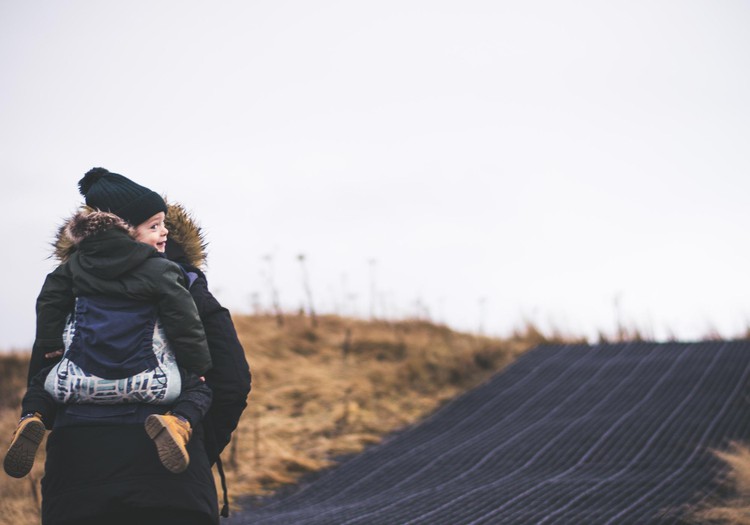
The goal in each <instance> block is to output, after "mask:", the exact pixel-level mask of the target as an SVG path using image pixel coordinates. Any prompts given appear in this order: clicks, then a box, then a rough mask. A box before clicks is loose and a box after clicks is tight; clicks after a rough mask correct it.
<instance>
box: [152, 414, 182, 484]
mask: <svg viewBox="0 0 750 525" xmlns="http://www.w3.org/2000/svg"><path fill="white" fill-rule="evenodd" d="M146 433H147V434H148V436H149V437H150V438H151V439H153V440H154V443H156V451H157V452H158V453H159V460H160V461H161V464H162V465H164V466H165V467H166V468H167V470H169V471H170V472H174V473H175V474H179V473H180V472H183V471H184V470H185V469H186V468H188V465H189V464H190V456H189V455H188V451H187V448H185V447H186V445H187V443H188V441H190V436H191V435H192V433H193V429H191V428H190V423H188V422H187V420H186V419H183V418H181V417H178V416H175V415H173V414H169V413H167V414H164V415H163V416H162V415H159V414H152V415H150V416H148V417H147V418H146Z"/></svg>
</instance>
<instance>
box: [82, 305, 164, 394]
mask: <svg viewBox="0 0 750 525" xmlns="http://www.w3.org/2000/svg"><path fill="white" fill-rule="evenodd" d="M155 324H156V305H155V304H153V303H150V302H145V301H138V300H135V299H128V298H117V297H106V296H88V297H83V296H81V297H79V298H78V300H77V301H76V306H75V335H74V336H73V341H72V343H71V345H70V350H69V352H68V358H69V359H70V360H71V361H73V362H74V363H75V364H77V365H78V366H80V367H81V368H82V369H83V370H85V371H86V372H88V373H91V374H94V375H97V376H99V377H103V378H105V379H123V378H126V377H130V376H132V375H134V374H137V373H139V372H143V371H144V370H153V369H154V368H156V367H157V366H158V364H159V363H158V361H157V359H156V355H154V351H153V339H154V325H155Z"/></svg>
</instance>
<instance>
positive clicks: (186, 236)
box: [52, 199, 207, 270]
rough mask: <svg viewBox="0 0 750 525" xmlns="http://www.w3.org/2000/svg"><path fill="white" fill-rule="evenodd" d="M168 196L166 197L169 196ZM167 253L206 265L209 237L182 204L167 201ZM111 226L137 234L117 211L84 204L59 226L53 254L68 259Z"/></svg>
mask: <svg viewBox="0 0 750 525" xmlns="http://www.w3.org/2000/svg"><path fill="white" fill-rule="evenodd" d="M165 200H166V199H165ZM165 222H166V227H167V230H169V235H168V236H167V257H168V258H169V259H170V260H174V261H175V262H179V263H186V264H189V265H190V266H194V267H195V268H198V269H201V270H202V269H204V268H205V265H206V246H207V243H206V240H205V237H204V235H203V231H202V230H201V227H200V226H199V225H198V224H197V222H196V220H195V219H194V218H193V216H192V214H190V212H188V211H187V210H186V209H185V208H184V207H183V206H182V205H180V204H169V203H168V204H167V219H166V221H165ZM111 229H120V230H123V231H125V232H127V233H128V234H129V235H130V236H133V227H132V226H131V225H129V224H128V223H127V222H125V221H123V220H122V219H121V218H119V217H118V216H117V215H114V214H113V213H109V212H103V211H99V210H95V209H94V208H90V207H88V206H81V208H80V209H79V210H78V212H76V213H75V214H74V215H73V217H71V218H70V219H68V220H67V221H65V223H63V224H62V225H61V226H60V227H59V228H58V229H57V235H56V236H55V240H54V242H53V243H52V247H53V253H52V257H54V258H55V259H57V260H58V261H60V262H61V263H63V262H66V261H67V260H68V259H69V258H70V256H71V255H72V254H73V253H74V252H75V251H76V250H77V249H78V245H79V244H80V243H81V241H82V240H84V239H86V238H88V237H91V236H93V235H95V234H97V233H101V232H104V231H107V230H111Z"/></svg>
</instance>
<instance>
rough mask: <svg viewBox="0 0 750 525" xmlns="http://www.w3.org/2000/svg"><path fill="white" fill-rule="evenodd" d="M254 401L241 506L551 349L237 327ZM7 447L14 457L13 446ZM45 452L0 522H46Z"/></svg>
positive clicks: (376, 326) (10, 410) (17, 376)
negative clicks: (518, 359) (42, 494)
mask: <svg viewBox="0 0 750 525" xmlns="http://www.w3.org/2000/svg"><path fill="white" fill-rule="evenodd" d="M235 323H236V326H237V330H238V332H239V334H240V338H241V340H242V342H243V345H244V347H245V350H246V352H247V354H248V359H249V361H250V365H251V368H252V371H253V392H252V394H251V396H250V404H249V406H248V409H247V410H246V412H245V414H244V415H243V418H242V421H241V422H240V426H239V428H238V430H237V432H236V433H235V438H234V439H233V442H232V444H231V445H230V446H229V447H228V448H227V450H226V451H225V452H224V454H223V456H222V457H223V460H224V463H225V470H226V473H227V478H228V482H229V488H230V491H231V492H232V494H233V495H239V494H254V495H261V494H267V493H269V492H270V491H272V490H274V489H276V488H278V487H280V486H281V485H283V484H286V483H293V482H295V481H296V480H297V479H299V477H300V476H301V475H303V474H305V473H308V472H313V471H316V470H319V469H321V468H325V467H327V466H330V465H332V464H333V463H334V461H335V459H334V458H335V457H337V456H340V455H343V454H351V453H356V452H359V451H361V450H362V449H363V448H364V447H366V446H367V445H370V444H373V443H377V442H378V441H379V440H380V439H381V438H382V437H383V436H384V435H385V434H387V433H389V432H391V431H393V430H396V429H398V428H401V427H403V426H405V425H407V424H410V423H413V422H415V421H417V420H419V419H420V418H422V417H424V416H425V415H427V414H428V413H430V412H431V411H433V410H434V409H435V408H437V407H438V406H439V405H440V404H441V403H443V402H445V401H446V400H448V399H450V398H451V397H454V396H455V395H457V394H459V393H461V392H463V391H465V390H468V389H469V388H471V387H473V386H476V385H477V384H479V383H480V382H482V381H484V380H485V379H487V378H488V377H489V376H491V375H492V374H493V373H495V372H496V371H498V370H500V369H501V368H503V367H504V366H505V365H506V364H508V363H509V362H510V361H511V360H512V359H513V357H514V356H515V355H517V354H518V353H520V352H522V351H524V350H526V349H528V348H529V347H531V346H533V345H535V344H538V343H540V342H543V337H542V336H541V335H540V334H539V333H538V332H536V331H535V330H533V329H532V328H529V329H528V330H526V331H525V332H524V333H523V334H520V335H517V336H515V337H513V338H511V339H507V340H498V339H491V338H486V337H478V336H473V335H469V334H463V333H458V332H454V331H452V330H450V329H448V328H446V327H443V326H436V325H433V324H429V323H426V322H422V321H402V322H386V321H373V322H368V321H361V320H352V319H344V318H340V317H336V316H325V317H321V318H319V319H318V323H317V326H315V327H313V325H312V322H311V320H310V319H309V318H307V317H287V318H286V319H285V322H284V324H283V326H278V325H277V323H276V320H275V318H273V317H270V316H245V317H236V318H235ZM26 359H27V357H26V356H23V355H10V356H0V436H5V437H6V439H8V440H9V438H10V436H11V434H12V432H13V429H14V427H15V423H16V421H17V418H18V406H19V402H20V395H21V394H22V392H23V386H24V383H25V377H26V372H25V367H26V363H25V361H26ZM0 446H3V447H5V446H6V445H5V444H2V445H0ZM43 464H44V453H43V450H42V451H40V453H39V454H38V455H37V462H36V464H35V466H34V469H33V470H32V473H31V474H30V476H29V477H27V478H25V479H22V480H14V479H11V478H9V477H8V476H6V475H5V474H0V494H2V496H0V523H2V524H6V523H7V524H11V523H12V524H16V525H24V524H32V523H38V521H39V517H38V516H39V515H38V508H39V480H40V478H41V476H42V474H43Z"/></svg>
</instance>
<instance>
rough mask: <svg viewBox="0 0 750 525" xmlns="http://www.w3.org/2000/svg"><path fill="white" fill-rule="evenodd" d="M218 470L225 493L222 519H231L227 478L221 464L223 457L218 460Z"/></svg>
mask: <svg viewBox="0 0 750 525" xmlns="http://www.w3.org/2000/svg"><path fill="white" fill-rule="evenodd" d="M216 469H217V470H218V471H219V478H221V490H222V491H223V492H224V506H223V507H222V508H221V517H222V518H228V517H229V495H228V493H227V478H226V476H225V475H224V466H223V465H222V464H221V457H218V458H216Z"/></svg>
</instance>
